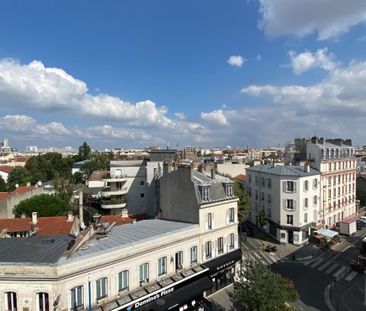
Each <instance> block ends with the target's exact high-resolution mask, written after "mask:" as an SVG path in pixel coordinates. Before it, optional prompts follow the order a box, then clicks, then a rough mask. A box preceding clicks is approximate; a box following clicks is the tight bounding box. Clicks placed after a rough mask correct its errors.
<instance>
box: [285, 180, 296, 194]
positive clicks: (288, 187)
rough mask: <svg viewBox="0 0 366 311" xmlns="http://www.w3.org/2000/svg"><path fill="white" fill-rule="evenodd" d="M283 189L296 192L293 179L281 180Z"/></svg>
mask: <svg viewBox="0 0 366 311" xmlns="http://www.w3.org/2000/svg"><path fill="white" fill-rule="evenodd" d="M283 191H284V192H296V182H294V181H290V180H288V181H284V182H283Z"/></svg>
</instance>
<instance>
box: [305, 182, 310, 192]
mask: <svg viewBox="0 0 366 311" xmlns="http://www.w3.org/2000/svg"><path fill="white" fill-rule="evenodd" d="M304 190H305V191H308V190H309V181H307V180H305V181H304Z"/></svg>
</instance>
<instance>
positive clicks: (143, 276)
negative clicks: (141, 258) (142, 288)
mask: <svg viewBox="0 0 366 311" xmlns="http://www.w3.org/2000/svg"><path fill="white" fill-rule="evenodd" d="M148 282H149V263H147V262H146V263H143V264H141V265H140V266H139V283H140V284H141V283H148Z"/></svg>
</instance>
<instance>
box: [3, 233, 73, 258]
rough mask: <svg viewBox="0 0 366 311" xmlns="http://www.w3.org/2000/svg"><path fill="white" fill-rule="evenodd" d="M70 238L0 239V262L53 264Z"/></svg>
mask: <svg viewBox="0 0 366 311" xmlns="http://www.w3.org/2000/svg"><path fill="white" fill-rule="evenodd" d="M71 239H72V238H71V237H68V236H51V237H37V236H34V237H30V238H26V239H25V238H13V239H0V249H1V252H0V262H1V263H37V264H53V263H56V262H57V261H58V259H59V258H60V256H62V254H63V252H64V251H65V250H66V249H67V246H68V243H69V241H70V240H71Z"/></svg>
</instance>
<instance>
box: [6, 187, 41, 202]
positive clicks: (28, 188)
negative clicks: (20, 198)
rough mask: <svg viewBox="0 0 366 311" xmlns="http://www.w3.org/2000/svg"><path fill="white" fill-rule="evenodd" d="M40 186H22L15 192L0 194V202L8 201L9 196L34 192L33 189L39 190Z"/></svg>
mask: <svg viewBox="0 0 366 311" xmlns="http://www.w3.org/2000/svg"><path fill="white" fill-rule="evenodd" d="M37 187H38V186H29V187H28V186H21V187H18V188H16V189H15V190H14V191H11V192H0V200H6V199H7V198H8V197H9V196H13V195H18V194H21V193H26V192H29V191H32V190H33V189H35V188H37Z"/></svg>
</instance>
